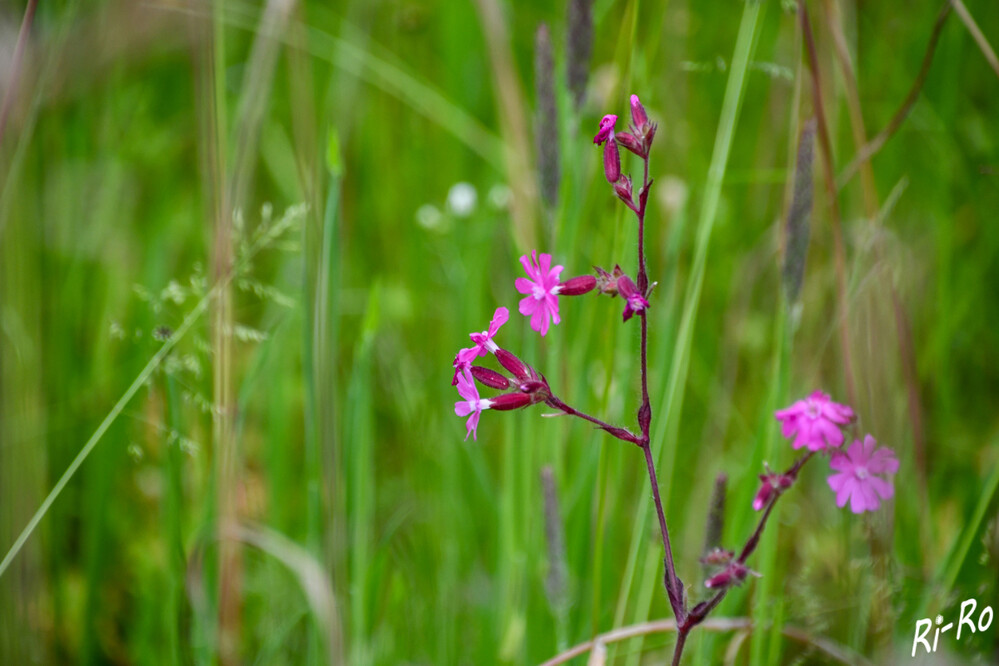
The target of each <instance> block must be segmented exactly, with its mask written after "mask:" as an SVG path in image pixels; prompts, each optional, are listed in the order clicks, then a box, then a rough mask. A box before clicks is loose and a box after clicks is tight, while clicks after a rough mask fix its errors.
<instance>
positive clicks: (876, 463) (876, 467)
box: [867, 448, 898, 474]
mask: <svg viewBox="0 0 999 666" xmlns="http://www.w3.org/2000/svg"><path fill="white" fill-rule="evenodd" d="M867 469H869V470H870V471H871V473H872V474H895V473H897V472H898V458H896V457H895V453H894V452H893V451H892V450H891V449H886V448H881V449H878V450H877V451H875V452H874V455H873V456H871V459H870V460H869V461H868V462H867Z"/></svg>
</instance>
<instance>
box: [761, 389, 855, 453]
mask: <svg viewBox="0 0 999 666" xmlns="http://www.w3.org/2000/svg"><path fill="white" fill-rule="evenodd" d="M775 416H776V417H777V420H778V421H780V422H781V424H782V425H781V434H782V435H784V437H786V438H788V439H791V438H792V437H794V444H793V446H794V448H796V449H800V448H801V447H803V446H807V447H808V448H809V449H810V450H812V451H821V450H822V449H825V448H836V447H838V446H840V445H841V444H842V443H843V432H842V431H841V430H840V429H839V426H842V425H846V424H848V423H851V422H853V419H854V414H853V410H852V409H850V408H849V407H847V406H846V405H840V404H837V403H835V402H833V401H832V400H831V399H830V398H829V395H828V394H826V393H823V392H822V391H815V392H814V393H812V394H811V395H810V396H808V397H807V398H805V399H804V400H799V401H798V402H796V403H794V404H793V405H791V406H790V407H788V408H787V409H780V410H778V411H777V413H776V414H775Z"/></svg>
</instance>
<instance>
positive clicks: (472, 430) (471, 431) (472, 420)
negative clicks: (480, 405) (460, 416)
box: [465, 412, 482, 441]
mask: <svg viewBox="0 0 999 666" xmlns="http://www.w3.org/2000/svg"><path fill="white" fill-rule="evenodd" d="M481 414H482V412H474V413H473V414H472V415H471V416H469V417H468V422H467V423H466V424H465V430H466V432H465V441H468V436H469V435H471V436H472V440H473V441H478V440H479V435H478V433H477V432H476V428H478V427H479V415H481Z"/></svg>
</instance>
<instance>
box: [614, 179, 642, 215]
mask: <svg viewBox="0 0 999 666" xmlns="http://www.w3.org/2000/svg"><path fill="white" fill-rule="evenodd" d="M614 194H616V195H617V198H618V199H620V200H621V201H623V202H624V203H625V205H626V206H627V207H628V208H630V209H631V210H633V211H635V212H636V213H637V212H638V206H636V205H635V199H634V197H633V196H632V192H631V178H628V177H627V176H622V177H621V178H620V180H618V181H617V182H616V183H614Z"/></svg>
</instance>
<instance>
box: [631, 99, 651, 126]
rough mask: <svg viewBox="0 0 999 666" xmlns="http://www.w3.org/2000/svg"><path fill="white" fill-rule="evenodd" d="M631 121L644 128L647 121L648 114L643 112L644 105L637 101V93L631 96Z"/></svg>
mask: <svg viewBox="0 0 999 666" xmlns="http://www.w3.org/2000/svg"><path fill="white" fill-rule="evenodd" d="M631 122H633V123H635V127H637V128H639V129H642V128H644V127H645V125H646V124H647V123H648V122H649V116H648V115H647V114H646V113H645V107H644V106H642V103H641V101H639V99H638V95H632V96H631Z"/></svg>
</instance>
